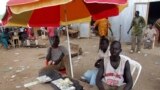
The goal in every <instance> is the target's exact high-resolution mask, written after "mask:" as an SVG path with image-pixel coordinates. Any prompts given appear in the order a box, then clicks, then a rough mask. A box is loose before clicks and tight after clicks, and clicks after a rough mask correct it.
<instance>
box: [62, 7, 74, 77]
mask: <svg viewBox="0 0 160 90" xmlns="http://www.w3.org/2000/svg"><path fill="white" fill-rule="evenodd" d="M66 9H67V8H65V9H64V12H65V13H64V14H65V21H66V22H67V11H66ZM66 30H67V44H68V51H69V63H70V71H71V77H72V78H73V77H74V76H73V66H72V58H71V48H70V47H71V46H70V39H69V33H68V24H67V25H66Z"/></svg>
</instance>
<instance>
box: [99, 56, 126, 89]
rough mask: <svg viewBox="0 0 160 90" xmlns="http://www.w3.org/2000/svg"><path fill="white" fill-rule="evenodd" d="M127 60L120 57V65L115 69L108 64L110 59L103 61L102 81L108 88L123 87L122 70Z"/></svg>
mask: <svg viewBox="0 0 160 90" xmlns="http://www.w3.org/2000/svg"><path fill="white" fill-rule="evenodd" d="M126 61H127V59H125V58H124V57H120V63H119V66H118V68H117V69H114V68H113V67H112V65H111V63H110V57H108V58H107V60H104V78H103V79H102V81H103V82H104V83H106V84H107V85H109V86H122V85H124V78H123V74H124V68H125V63H126Z"/></svg>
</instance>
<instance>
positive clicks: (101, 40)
mask: <svg viewBox="0 0 160 90" xmlns="http://www.w3.org/2000/svg"><path fill="white" fill-rule="evenodd" d="M103 41H106V43H108V45H109V40H108V38H106V37H104V36H103V37H101V38H100V42H99V48H100V45H101V43H102V42H103Z"/></svg>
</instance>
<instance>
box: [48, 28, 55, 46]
mask: <svg viewBox="0 0 160 90" xmlns="http://www.w3.org/2000/svg"><path fill="white" fill-rule="evenodd" d="M54 29H55V27H47V32H48V38H49V42H50V45H52V44H53V41H54V40H53V37H54V35H55V33H54Z"/></svg>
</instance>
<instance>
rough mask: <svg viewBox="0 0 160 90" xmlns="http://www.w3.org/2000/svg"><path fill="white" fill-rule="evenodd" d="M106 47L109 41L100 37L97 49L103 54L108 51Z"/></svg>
mask: <svg viewBox="0 0 160 90" xmlns="http://www.w3.org/2000/svg"><path fill="white" fill-rule="evenodd" d="M108 46H109V40H108V39H107V38H105V37H101V39H100V45H99V49H101V50H102V51H103V52H105V51H106V50H107V49H108Z"/></svg>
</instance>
